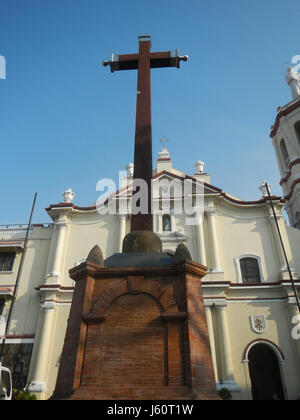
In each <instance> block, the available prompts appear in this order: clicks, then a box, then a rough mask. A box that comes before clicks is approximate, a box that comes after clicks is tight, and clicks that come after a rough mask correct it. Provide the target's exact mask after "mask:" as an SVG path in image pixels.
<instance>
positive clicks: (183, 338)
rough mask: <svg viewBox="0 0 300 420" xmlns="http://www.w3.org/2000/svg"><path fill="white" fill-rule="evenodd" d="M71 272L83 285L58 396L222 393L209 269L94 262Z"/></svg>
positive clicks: (202, 395) (177, 396)
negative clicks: (209, 306)
mask: <svg viewBox="0 0 300 420" xmlns="http://www.w3.org/2000/svg"><path fill="white" fill-rule="evenodd" d="M70 275H71V277H72V278H73V279H74V280H75V281H76V287H75V292H74V300H73V304H72V308H71V313H70V318H69V322H68V328H67V334H66V338H65V344H64V349H63V354H62V358H61V365H60V370H59V375H58V379H57V385H56V390H55V393H54V398H70V399H190V398H197V399H212V398H217V394H216V385H215V379H214V374H213V366H212V359H211V351H210V345H209V337H208V331H207V325H206V318H205V312H204V305H203V298H202V292H201V281H200V279H201V278H202V277H203V276H204V275H205V267H203V266H201V265H199V264H196V263H192V262H188V261H184V262H181V263H179V264H177V265H174V266H170V267H159V268H122V269H118V268H104V267H101V266H98V265H95V264H93V263H91V262H87V263H83V264H81V265H80V266H79V267H76V268H74V269H72V270H71V271H70Z"/></svg>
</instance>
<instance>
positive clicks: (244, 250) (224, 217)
mask: <svg viewBox="0 0 300 420" xmlns="http://www.w3.org/2000/svg"><path fill="white" fill-rule="evenodd" d="M217 228H218V236H219V244H220V246H219V248H220V254H221V261H222V268H223V270H224V272H225V280H226V281H231V282H237V281H238V274H237V266H236V261H235V258H236V257H240V256H242V255H247V254H250V255H255V256H259V257H261V258H262V269H263V275H264V280H265V281H271V282H272V281H273V282H274V281H278V278H279V270H280V267H279V265H278V264H276V261H278V258H277V251H276V247H275V243H274V238H273V234H272V231H271V228H270V225H269V222H268V220H267V218H266V214H265V208H264V207H263V208H261V209H255V208H254V209H249V210H247V209H244V208H234V207H229V206H227V205H219V206H218V207H217ZM224 245H225V246H224ZM274 262H275V263H274Z"/></svg>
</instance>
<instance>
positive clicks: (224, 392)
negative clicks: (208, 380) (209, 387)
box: [218, 388, 232, 401]
mask: <svg viewBox="0 0 300 420" xmlns="http://www.w3.org/2000/svg"><path fill="white" fill-rule="evenodd" d="M218 395H219V397H220V398H221V399H222V400H225V401H230V400H232V395H231V392H230V391H229V390H228V389H227V388H222V389H220V391H219V392H218Z"/></svg>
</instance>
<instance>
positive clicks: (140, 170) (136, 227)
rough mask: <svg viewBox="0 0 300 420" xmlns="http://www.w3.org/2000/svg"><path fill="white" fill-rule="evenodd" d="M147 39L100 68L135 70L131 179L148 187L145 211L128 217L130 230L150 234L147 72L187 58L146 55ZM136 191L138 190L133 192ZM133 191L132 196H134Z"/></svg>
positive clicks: (150, 143)
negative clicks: (136, 77)
mask: <svg viewBox="0 0 300 420" xmlns="http://www.w3.org/2000/svg"><path fill="white" fill-rule="evenodd" d="M150 49H151V37H150V36H139V52H138V54H125V55H114V54H113V55H112V57H111V60H110V61H104V62H103V65H104V66H108V65H109V66H110V69H111V72H114V71H118V70H138V83H137V105H136V127H135V148H134V180H135V179H143V180H145V181H146V183H147V186H148V212H147V214H141V213H139V214H136V215H132V217H131V231H132V232H133V231H140V230H148V231H153V217H152V185H151V181H152V171H153V167H152V124H151V75H150V73H151V69H153V68H161V67H177V68H179V67H180V61H187V56H178V53H177V50H176V51H175V52H172V51H168V52H154V53H151V52H150ZM137 192H138V191H137ZM137 192H136V193H137Z"/></svg>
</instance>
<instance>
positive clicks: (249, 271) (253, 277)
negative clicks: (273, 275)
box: [240, 258, 261, 283]
mask: <svg viewBox="0 0 300 420" xmlns="http://www.w3.org/2000/svg"><path fill="white" fill-rule="evenodd" d="M240 265H241V273H242V279H243V283H261V276H260V270H259V264H258V261H257V259H256V258H243V259H241V260H240Z"/></svg>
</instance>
